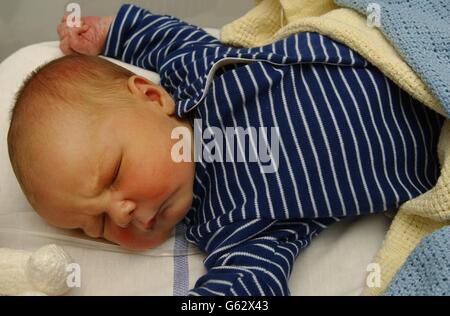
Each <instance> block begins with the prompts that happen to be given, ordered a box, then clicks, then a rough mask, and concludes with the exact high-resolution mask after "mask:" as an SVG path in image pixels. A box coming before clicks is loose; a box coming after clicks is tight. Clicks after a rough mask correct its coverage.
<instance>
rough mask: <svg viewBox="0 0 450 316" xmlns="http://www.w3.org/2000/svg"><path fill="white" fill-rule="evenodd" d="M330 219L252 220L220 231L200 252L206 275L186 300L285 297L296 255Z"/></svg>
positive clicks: (209, 238)
mask: <svg viewBox="0 0 450 316" xmlns="http://www.w3.org/2000/svg"><path fill="white" fill-rule="evenodd" d="M334 221H335V219H325V220H310V221H292V222H278V221H272V220H261V219H255V220H251V221H248V222H238V223H234V224H231V225H227V226H223V227H222V228H220V229H219V230H218V231H216V232H213V233H211V236H204V238H202V240H207V242H206V245H204V247H205V248H206V250H207V251H208V253H209V255H208V257H207V258H206V259H205V266H206V268H207V271H208V272H207V273H206V274H205V275H204V276H202V277H201V278H200V279H199V280H198V281H197V283H196V285H195V288H194V289H192V290H191V291H190V292H189V295H191V296H286V295H289V294H290V293H289V289H288V280H289V276H290V274H291V271H292V267H293V264H294V261H295V259H296V258H297V256H298V254H299V253H300V251H301V249H303V248H305V247H306V246H307V245H309V243H310V241H311V239H312V237H314V236H315V235H316V234H318V233H319V232H320V231H321V230H322V229H324V228H326V227H327V225H328V224H330V223H331V222H334Z"/></svg>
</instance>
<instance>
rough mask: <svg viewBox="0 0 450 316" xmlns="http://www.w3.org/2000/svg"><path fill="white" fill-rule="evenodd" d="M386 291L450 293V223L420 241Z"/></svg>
mask: <svg viewBox="0 0 450 316" xmlns="http://www.w3.org/2000/svg"><path fill="white" fill-rule="evenodd" d="M384 295H386V296H400V295H401V296H411V295H414V296H418V295H420V296H424V295H427V296H429V295H439V296H444V295H445V296H450V226H447V227H445V228H442V229H440V230H438V231H436V232H434V233H432V234H431V235H429V236H427V237H425V238H424V239H423V240H422V241H421V242H420V243H419V245H418V246H417V248H416V249H415V250H414V251H413V252H412V253H411V255H410V256H409V257H408V259H407V260H406V262H405V264H404V265H403V267H402V268H401V269H400V270H399V271H398V273H397V274H396V275H395V277H394V279H393V280H392V282H391V284H390V285H389V287H388V289H387V291H386V292H385V293H384Z"/></svg>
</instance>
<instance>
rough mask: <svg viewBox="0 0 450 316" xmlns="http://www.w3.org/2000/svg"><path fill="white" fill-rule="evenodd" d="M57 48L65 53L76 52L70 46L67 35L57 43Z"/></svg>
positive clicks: (71, 53)
mask: <svg viewBox="0 0 450 316" xmlns="http://www.w3.org/2000/svg"><path fill="white" fill-rule="evenodd" d="M59 48H60V49H61V51H62V52H63V53H64V54H65V55H73V54H76V52H75V51H74V50H73V49H72V48H71V47H70V41H69V37H66V38H64V39H63V40H61V42H60V43H59Z"/></svg>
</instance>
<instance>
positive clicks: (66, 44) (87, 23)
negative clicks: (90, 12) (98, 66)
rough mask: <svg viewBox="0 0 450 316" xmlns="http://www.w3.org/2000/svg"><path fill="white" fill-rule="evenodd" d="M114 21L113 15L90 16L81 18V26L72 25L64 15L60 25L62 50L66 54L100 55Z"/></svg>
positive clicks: (59, 32) (59, 33)
mask: <svg viewBox="0 0 450 316" xmlns="http://www.w3.org/2000/svg"><path fill="white" fill-rule="evenodd" d="M112 21H113V17H98V16H88V17H83V18H81V23H80V26H79V27H71V26H69V24H68V23H67V16H64V17H63V18H62V19H61V22H60V23H59V25H58V35H59V39H60V45H59V46H60V48H61V50H62V52H63V53H64V54H66V55H71V54H81V55H87V56H97V55H100V53H101V52H102V50H103V47H104V45H105V41H106V36H107V35H108V30H109V27H110V26H111V23H112Z"/></svg>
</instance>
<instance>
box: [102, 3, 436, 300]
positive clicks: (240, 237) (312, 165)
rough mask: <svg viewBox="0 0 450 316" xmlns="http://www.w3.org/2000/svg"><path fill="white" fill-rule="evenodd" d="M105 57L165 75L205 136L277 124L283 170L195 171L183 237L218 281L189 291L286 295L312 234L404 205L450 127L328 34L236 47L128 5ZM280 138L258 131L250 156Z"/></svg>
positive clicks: (423, 184) (427, 183)
mask: <svg viewBox="0 0 450 316" xmlns="http://www.w3.org/2000/svg"><path fill="white" fill-rule="evenodd" d="M104 54H105V55H106V56H109V57H113V58H117V59H121V60H122V61H125V62H128V63H131V64H134V65H137V66H140V67H143V68H146V69H149V70H154V71H157V72H159V73H160V75H161V78H162V81H161V84H162V85H163V86H164V88H165V89H166V90H167V91H168V92H169V93H170V94H171V95H172V96H173V98H174V100H175V101H176V104H177V114H178V115H179V116H180V117H187V116H188V115H189V116H192V117H194V118H196V119H200V120H201V121H202V124H203V128H205V129H206V128H208V127H215V128H219V129H221V130H223V131H225V129H226V128H230V127H231V128H233V127H243V128H244V129H246V128H247V127H250V126H252V127H255V128H259V127H267V128H268V131H270V128H271V127H278V128H279V129H278V131H279V135H278V136H279V137H280V146H279V147H280V150H279V157H280V158H279V167H278V171H277V172H274V173H262V172H261V165H260V163H245V162H236V163H231V162H214V163H207V162H198V163H197V166H196V175H195V183H194V202H193V205H192V208H191V210H190V212H189V214H188V215H187V218H186V221H187V224H188V231H187V233H186V236H187V239H188V240H189V241H191V242H193V243H195V244H196V245H197V246H198V247H199V248H200V249H202V250H204V251H206V252H207V254H208V257H207V258H206V260H205V266H206V268H207V270H208V272H207V274H206V275H205V276H203V277H202V278H201V279H200V280H198V282H197V284H196V287H195V288H194V289H193V290H191V291H190V294H192V295H287V294H289V290H288V279H289V274H290V272H291V269H292V265H293V263H294V261H295V258H296V257H297V255H298V254H299V253H300V250H301V249H303V248H304V247H305V246H307V245H308V244H309V243H310V241H311V238H312V237H313V236H314V235H316V234H318V233H319V232H320V231H321V230H323V229H324V228H326V227H327V226H328V225H330V224H332V223H334V222H336V221H338V220H339V219H340V218H344V217H349V216H357V215H364V214H371V213H377V212H383V211H386V210H390V209H395V208H397V207H398V206H399V205H400V204H401V203H403V202H405V201H407V200H409V199H411V198H414V197H416V196H418V195H420V194H422V193H424V192H426V191H428V190H429V189H430V188H432V187H433V186H434V184H435V183H436V181H437V177H438V175H439V165H438V158H437V153H436V146H437V142H438V136H437V135H439V131H440V128H441V126H442V123H443V118H441V117H440V116H438V115H437V114H435V113H434V112H431V111H429V110H428V109H426V108H425V107H423V106H422V105H421V104H420V103H418V102H417V101H416V100H413V99H412V98H411V97H410V96H409V95H407V94H406V93H405V92H403V91H402V90H400V89H399V88H398V87H397V86H396V85H395V84H394V83H392V82H391V81H390V80H389V79H387V78H386V77H385V76H384V75H383V74H382V73H381V72H380V71H379V70H378V69H376V68H375V67H373V66H372V65H370V64H368V63H367V61H366V60H364V59H363V58H362V57H361V56H360V55H358V54H357V53H355V52H353V51H352V50H351V49H349V48H348V47H346V46H344V45H342V44H340V43H337V42H335V41H333V40H331V39H329V38H327V37H324V36H322V35H320V34H317V33H298V34H295V35H292V36H290V37H288V38H286V39H284V40H281V41H279V42H277V43H274V44H272V45H267V46H264V47H259V48H251V49H239V48H233V47H228V46H225V45H223V44H221V43H220V42H219V41H218V40H217V39H215V38H213V37H212V36H210V35H208V34H207V33H206V32H205V31H203V30H201V29H199V28H197V27H194V26H191V25H188V24H186V23H184V22H182V21H179V20H178V19H176V18H173V17H168V16H159V15H153V14H151V13H149V12H148V11H146V10H143V9H140V8H138V7H136V6H132V5H125V6H123V7H122V8H121V9H120V11H119V13H118V15H117V17H116V19H115V21H114V23H113V25H112V27H111V29H110V33H109V36H108V41H107V43H106V46H105V50H104ZM223 61H226V62H227V63H229V64H228V65H226V66H220V65H221V64H219V62H223ZM270 136H271V135H269V134H264V133H263V137H262V138H260V139H254V138H253V137H251V136H250V137H249V142H248V143H249V144H248V145H249V146H248V150H249V151H251V150H253V151H255V152H256V149H257V148H258V143H259V142H265V143H266V144H267V143H269V140H270ZM214 141H217V140H214ZM236 145H237V148H236V149H237V150H240V151H241V152H242V153H243V152H244V151H245V150H247V149H246V148H244V147H243V146H245V144H241V143H240V142H239V141H238V142H237V144H236ZM227 146H230V144H228V143H227V144H224V147H227ZM233 146H234V145H233ZM244 156H246V155H245V154H244Z"/></svg>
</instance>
